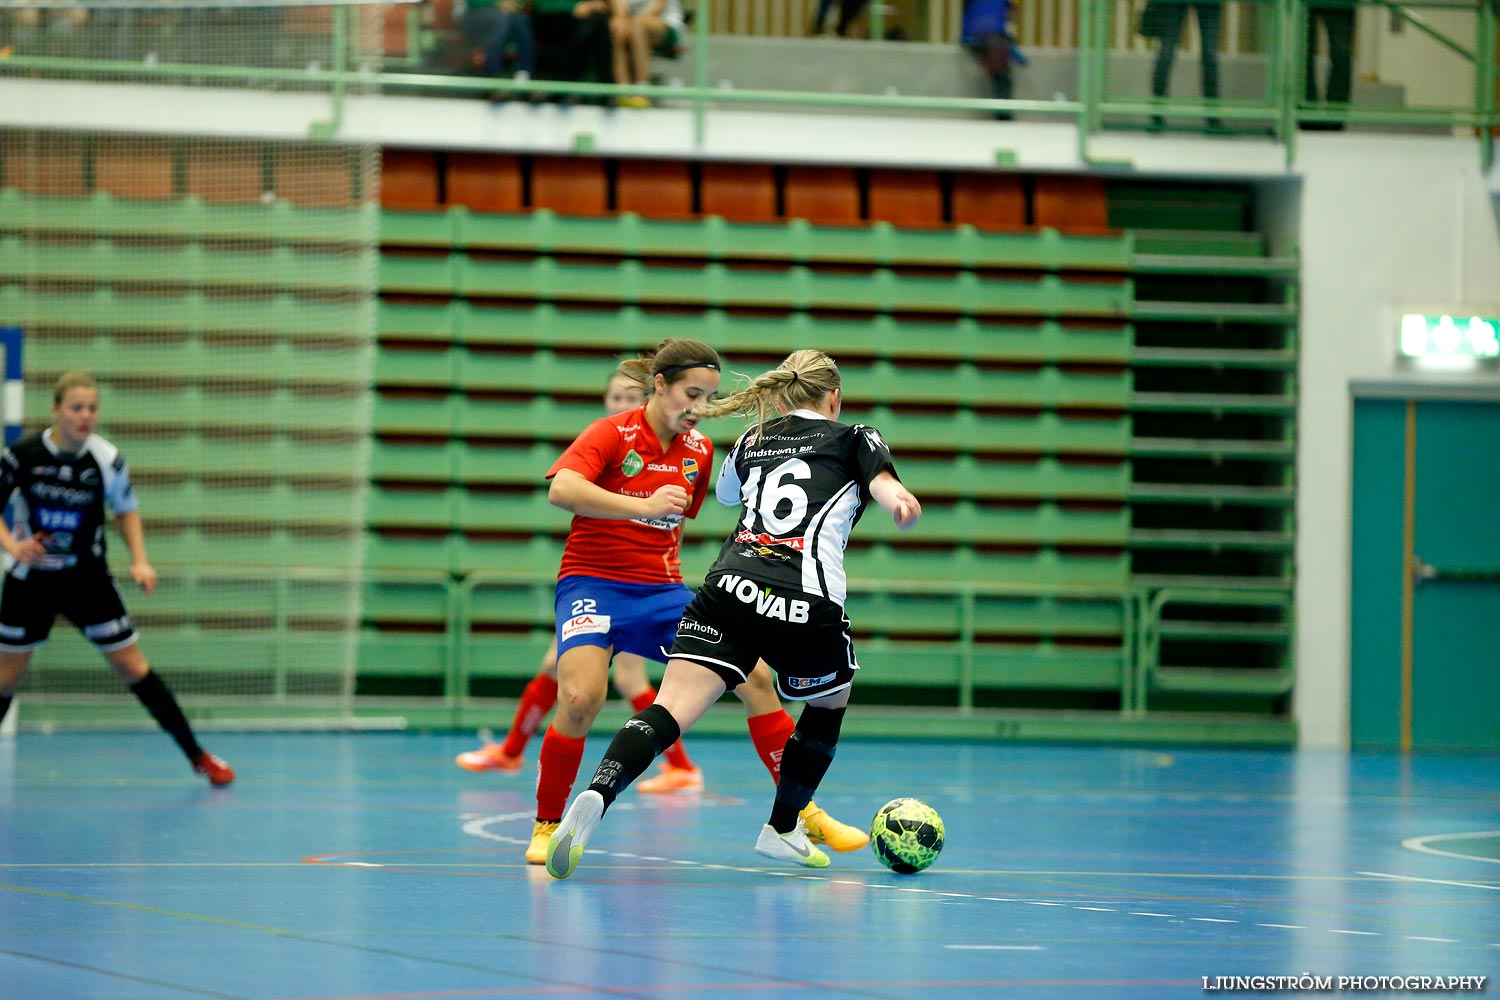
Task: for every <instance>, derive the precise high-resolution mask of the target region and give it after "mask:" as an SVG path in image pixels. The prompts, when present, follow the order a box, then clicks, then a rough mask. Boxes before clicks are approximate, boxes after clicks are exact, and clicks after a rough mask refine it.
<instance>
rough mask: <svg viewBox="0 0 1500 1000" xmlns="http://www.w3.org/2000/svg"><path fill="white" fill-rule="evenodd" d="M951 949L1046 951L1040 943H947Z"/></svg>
mask: <svg viewBox="0 0 1500 1000" xmlns="http://www.w3.org/2000/svg"><path fill="white" fill-rule="evenodd" d="M943 947H944V948H947V949H948V950H950V951H1044V950H1045V949H1044V948H1043V947H1042V946H1041V945H1039V944H945V945H943Z"/></svg>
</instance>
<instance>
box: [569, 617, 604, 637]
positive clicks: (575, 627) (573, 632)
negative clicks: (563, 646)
mask: <svg viewBox="0 0 1500 1000" xmlns="http://www.w3.org/2000/svg"><path fill="white" fill-rule="evenodd" d="M560 631H561V633H562V641H563V642H567V641H568V640H569V639H572V638H573V637H575V636H580V635H608V634H609V615H579V616H578V617H576V618H569V619H568V620H567V621H565V622H563V625H562V629H561V630H560Z"/></svg>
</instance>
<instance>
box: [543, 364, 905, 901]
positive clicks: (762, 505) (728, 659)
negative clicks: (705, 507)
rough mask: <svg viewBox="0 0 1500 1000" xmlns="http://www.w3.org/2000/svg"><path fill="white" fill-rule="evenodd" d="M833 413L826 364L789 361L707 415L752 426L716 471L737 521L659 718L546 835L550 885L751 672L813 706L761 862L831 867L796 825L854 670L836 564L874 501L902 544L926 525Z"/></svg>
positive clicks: (614, 755)
mask: <svg viewBox="0 0 1500 1000" xmlns="http://www.w3.org/2000/svg"><path fill="white" fill-rule="evenodd" d="M841 400H842V386H841V382H840V378H839V370H838V366H837V365H835V364H834V362H833V359H832V358H830V357H829V356H828V355H826V354H824V353H823V352H821V351H796V352H794V353H793V354H792V355H791V356H790V357H788V358H787V359H786V360H785V361H783V362H782V363H781V365H780V366H779V367H777V368H775V369H774V370H772V371H769V372H766V373H765V374H763V375H760V376H758V377H757V378H755V379H754V380H752V381H751V383H750V385H749V386H748V387H747V388H745V389H744V390H743V391H741V392H739V393H736V394H734V395H732V396H730V397H728V398H726V399H724V400H722V401H721V402H720V403H719V404H718V405H716V406H714V407H711V408H709V409H708V410H707V411H706V412H707V413H708V414H709V415H713V416H718V415H721V414H725V413H737V412H744V411H749V410H754V411H755V412H756V417H757V420H756V424H755V426H754V427H752V428H751V429H750V430H748V431H746V432H745V434H744V435H743V436H741V438H740V439H739V441H738V442H736V444H735V446H734V448H733V449H732V450H731V451H730V453H729V456H728V458H727V459H726V460H725V461H724V464H723V466H722V467H721V468H720V471H719V481H718V489H717V493H718V499H719V502H720V503H723V504H726V505H735V504H741V505H743V514H742V516H741V518H740V521H739V523H738V524H737V525H736V527H735V529H734V530H733V531H732V532H731V533H730V536H729V538H728V539H727V540H726V541H725V543H724V547H723V549H721V550H720V553H719V557H718V559H717V560H716V561H715V562H714V565H713V567H712V569H710V570H709V572H708V575H707V577H706V578H705V580H704V583H703V586H702V587H700V588H699V589H698V592H697V594H696V595H695V596H694V598H693V600H692V603H691V604H689V605H688V607H687V610H686V611H684V612H683V616H682V621H681V622H680V623H679V624H678V626H677V637H676V640H675V641H674V642H673V644H672V650H671V656H670V659H669V660H668V662H667V670H666V674H665V676H664V677H663V678H662V683H661V687H660V689H659V690H658V694H657V698H656V703H655V704H653V705H651V706H649V707H647V708H646V709H645V710H644V711H642V712H639V713H637V714H636V716H635V717H634V718H632V719H631V720H630V721H629V722H627V723H625V725H624V726H623V727H622V728H621V729H620V731H619V732H618V733H616V734H615V737H614V739H613V741H612V742H611V743H610V745H609V749H608V750H607V751H605V754H604V757H603V759H602V760H601V761H600V762H599V766H598V768H597V769H596V770H595V772H594V778H593V781H592V783H591V784H590V785H589V788H588V790H587V791H585V792H583V793H581V794H580V795H579V796H578V797H577V798H575V799H574V800H573V802H572V804H571V805H570V806H569V807H568V810H567V813H566V814H565V815H564V816H563V819H562V823H561V824H560V826H559V827H558V830H557V832H556V833H554V834H553V835H552V837H551V840H550V842H549V845H548V851H547V871H548V872H549V873H551V874H552V875H553V877H555V878H567V877H568V876H569V875H571V874H572V873H573V871H574V870H575V869H576V868H577V867H578V862H579V861H580V860H581V858H582V857H583V849H584V844H585V842H586V841H587V840H588V838H589V836H590V835H591V834H592V833H593V830H594V828H595V827H596V826H597V825H598V823H599V820H600V819H601V818H602V817H603V815H604V811H605V810H606V809H608V808H609V806H610V804H611V803H612V802H613V801H614V800H615V797H616V796H617V795H619V793H620V792H622V791H623V790H624V789H625V788H626V787H628V786H629V785H630V783H631V782H632V781H634V780H635V779H636V777H637V776H639V775H640V774H641V773H642V772H643V771H645V770H646V768H647V767H648V766H649V765H650V763H651V761H652V760H653V759H654V758H655V757H656V755H657V754H659V753H661V752H662V751H663V750H664V749H666V748H667V747H668V746H671V744H672V743H673V742H674V741H675V740H676V739H677V738H678V737H679V736H680V735H681V734H682V733H683V732H685V731H686V730H688V729H690V728H691V727H692V725H693V724H694V723H695V722H697V721H698V718H699V717H700V716H701V715H702V714H703V713H704V712H705V711H706V710H707V709H708V707H709V706H710V705H712V704H713V703H714V702H715V701H717V700H718V699H719V697H720V695H722V694H723V693H724V692H725V690H729V689H733V688H734V687H735V686H736V685H738V684H740V683H742V682H743V681H744V680H745V678H746V676H747V675H749V673H750V671H751V670H752V669H754V667H755V663H756V660H757V659H758V658H759V659H763V660H765V661H766V663H768V664H769V665H770V666H771V668H772V669H773V670H774V671H775V672H776V678H777V686H778V688H779V689H780V692H781V695H782V697H784V698H791V699H795V700H799V701H805V702H807V706H806V707H805V708H804V709H803V710H802V716H801V718H800V719H798V721H797V728H796V731H795V732H794V733H793V734H792V737H791V739H789V740H788V741H787V744H786V749H785V751H784V752H783V754H782V758H781V782H780V784H779V785H777V787H776V801H775V804H774V805H773V807H772V809H771V817H770V820H769V822H767V823H766V825H765V826H764V827H763V828H762V829H761V832H760V837H759V839H758V840H757V842H756V845H755V849H756V851H758V852H759V853H761V854H763V855H765V856H766V857H770V858H775V859H776V860H779V861H789V862H792V863H795V864H800V865H806V866H807V867H810V868H823V867H826V866H827V865H828V855H827V854H825V853H823V852H822V851H821V850H819V849H818V848H817V847H815V846H813V844H812V843H811V842H810V841H809V840H808V838H807V835H806V832H805V831H804V829H803V827H802V825H801V824H800V823H799V822H798V818H797V814H798V813H799V812H800V811H801V810H802V809H803V808H804V807H805V806H806V805H807V803H808V802H809V801H810V800H811V798H812V796H813V794H814V793H815V792H816V791H817V788H818V784H819V783H820V782H821V781H822V779H823V775H824V774H825V773H826V772H827V770H828V766H829V764H830V763H832V761H833V754H834V748H835V747H836V745H837V744H838V739H839V730H840V728H841V726H842V724H843V718H844V709H845V707H846V706H847V705H848V704H849V691H850V687H851V685H852V684H853V681H854V672H855V671H856V670H858V669H859V664H858V662H857V661H856V660H855V656H854V646H853V643H852V642H851V640H850V638H849V619H848V618H847V617H845V615H844V599H845V594H846V590H847V588H846V580H845V575H844V549H845V546H846V545H847V544H848V540H849V533H850V531H851V530H852V529H853V528H854V525H855V523H856V522H857V521H858V520H859V518H860V515H861V514H863V513H864V511H865V508H866V507H868V506H869V503H870V501H871V500H874V501H875V502H876V503H878V504H879V505H880V506H881V507H882V508H883V509H884V510H885V511H886V512H887V513H889V514H890V515H891V517H892V518H893V519H894V520H895V522H896V524H897V526H898V527H900V528H901V529H902V530H906V529H908V528H911V527H912V526H913V525H915V524H916V523H917V520H918V519H919V518H920V517H921V514H922V506H921V504H920V503H918V502H917V498H916V497H914V496H912V494H911V493H910V492H908V491H907V489H906V488H905V487H904V486H902V485H901V481H900V480H899V479H898V478H897V477H896V470H895V465H894V463H893V461H892V459H891V453H890V450H889V449H888V448H887V447H886V444H885V441H884V440H882V439H881V437H880V434H879V433H878V432H877V431H876V430H875V429H874V428H873V427H866V426H862V425H853V426H850V425H847V424H841V423H839V422H838V417H839V412H840V408H841ZM778 412H779V416H777V417H776V418H775V419H770V420H768V419H767V417H769V416H771V415H772V414H773V413H778Z"/></svg>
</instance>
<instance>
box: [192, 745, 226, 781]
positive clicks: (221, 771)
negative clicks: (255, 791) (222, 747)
mask: <svg viewBox="0 0 1500 1000" xmlns="http://www.w3.org/2000/svg"><path fill="white" fill-rule="evenodd" d="M193 771H194V772H196V773H198V774H201V775H203V776H204V777H206V778H208V783H209V784H210V785H214V786H217V787H222V786H224V785H227V784H229V783H230V782H231V781H233V780H234V768H232V767H230V766H229V764H228V763H227V762H226V761H225V760H224V758H222V757H215V756H214V755H213V754H211V753H202V754H199V755H198V757H197V758H196V759H195V760H194V761H193Z"/></svg>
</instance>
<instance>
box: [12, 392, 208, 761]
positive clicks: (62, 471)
mask: <svg viewBox="0 0 1500 1000" xmlns="http://www.w3.org/2000/svg"><path fill="white" fill-rule="evenodd" d="M98 417H99V389H98V387H97V386H96V385H95V384H94V380H93V378H92V377H90V376H89V375H88V374H87V373H85V372H78V371H74V372H67V373H65V374H64V375H63V376H62V377H61V378H59V379H58V380H57V386H56V388H55V389H54V390H53V393H52V426H50V427H48V428H47V429H46V430H43V431H41V432H40V433H37V434H32V435H30V436H28V437H24V438H22V439H21V440H19V441H17V442H16V443H15V444H13V445H11V446H10V447H9V448H6V449H5V451H4V453H3V454H0V504H4V503H5V502H6V501H8V500H9V499H10V497H11V495H12V494H17V495H18V499H17V502H16V511H17V513H16V523H15V530H14V531H12V530H11V526H10V525H8V524H5V523H4V522H3V519H0V546H3V548H4V549H5V583H4V587H3V589H0V719H3V718H4V717H5V713H6V711H7V710H8V709H9V708H10V703H11V700H12V697H13V696H14V695H15V693H16V690H17V689H18V688H19V687H20V686H21V680H22V679H23V678H24V677H25V676H26V668H27V667H28V666H30V665H31V654H32V653H33V652H34V651H35V650H36V649H37V647H38V646H41V645H42V644H43V643H45V642H46V641H47V637H48V635H50V634H51V632H52V623H53V621H54V620H55V619H56V618H57V616H58V615H60V614H61V615H65V616H67V618H68V620H69V621H71V622H72V623H73V624H74V625H76V626H77V627H78V630H79V631H80V632H82V633H83V634H84V636H85V637H87V638H88V640H89V641H90V642H92V643H93V644H94V648H95V649H97V650H99V652H100V653H103V654H104V659H105V660H106V661H107V662H108V663H109V665H110V667H111V668H112V669H113V670H114V672H115V674H116V675H117V676H118V677H119V678H120V680H122V681H124V682H125V683H126V684H127V685H129V687H130V691H131V693H132V694H134V695H135V696H136V697H137V698H139V699H140V702H141V704H142V705H144V706H145V708H146V710H147V711H148V712H150V713H151V716H152V718H154V719H155V720H156V721H157V723H158V724H159V725H160V726H161V727H162V729H164V730H166V731H167V733H168V734H170V735H171V737H172V738H173V739H174V740H176V741H177V745H178V746H179V747H180V748H181V749H182V752H183V754H184V755H186V756H187V759H188V761H189V762H190V763H191V764H192V766H193V770H194V771H196V772H198V773H199V774H201V775H203V776H205V777H206V778H208V780H209V783H210V784H213V785H227V784H229V783H230V782H231V781H233V780H234V771H233V769H231V768H230V766H229V765H228V764H226V763H224V761H222V760H220V759H219V758H218V757H215V756H214V755H213V754H211V753H208V752H207V751H205V750H204V749H203V747H201V746H199V745H198V741H197V739H196V738H195V737H194V736H193V729H192V726H190V725H189V724H188V720H187V718H186V717H185V716H184V715H183V714H182V709H181V708H180V707H179V706H178V704H177V699H176V698H175V697H173V695H172V691H171V689H170V688H168V687H167V685H166V682H164V681H163V680H162V679H161V678H160V677H159V676H157V675H156V673H154V672H153V671H152V670H151V665H150V664H149V663H147V662H146V657H145V656H144V655H142V653H141V646H140V642H139V641H138V640H139V636H138V635H137V634H136V631H135V623H134V622H132V621H131V620H130V615H129V614H128V613H126V611H125V604H124V602H123V601H121V599H120V591H119V589H118V588H117V587H116V586H115V581H114V577H113V576H111V575H110V572H109V563H108V562H106V561H105V554H104V531H105V509H106V508H108V509H110V510H113V511H114V512H115V518H116V524H117V525H118V527H119V529H120V536H121V537H122V538H124V539H125V546H126V548H128V549H129V550H130V578H131V579H132V580H134V581H135V582H136V584H137V585H138V586H139V587H140V588H141V589H142V590H144V591H145V592H146V593H147V594H150V593H151V592H152V591H153V590H155V589H156V570H155V569H153V568H152V566H151V563H150V562H149V561H148V560H147V559H146V542H145V536H144V535H143V534H142V532H141V518H140V515H139V514H137V513H136V500H135V494H134V493H133V492H132V491H131V488H130V473H129V471H128V470H127V469H126V467H125V459H124V458H123V457H121V455H120V452H119V449H117V448H116V447H115V446H114V445H112V444H110V443H109V442H108V441H106V440H104V439H103V438H102V437H100V436H99V435H97V434H95V433H94V423H95V421H97V420H98Z"/></svg>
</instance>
